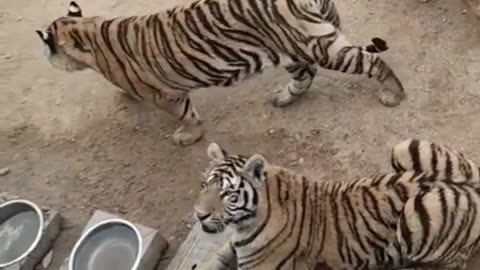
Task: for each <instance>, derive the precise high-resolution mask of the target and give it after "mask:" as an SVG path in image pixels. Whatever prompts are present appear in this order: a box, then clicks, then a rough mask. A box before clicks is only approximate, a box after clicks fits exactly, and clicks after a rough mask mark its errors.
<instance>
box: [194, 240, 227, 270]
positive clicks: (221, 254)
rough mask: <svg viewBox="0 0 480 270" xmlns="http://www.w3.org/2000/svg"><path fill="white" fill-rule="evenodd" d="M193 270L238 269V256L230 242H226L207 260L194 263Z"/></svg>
mask: <svg viewBox="0 0 480 270" xmlns="http://www.w3.org/2000/svg"><path fill="white" fill-rule="evenodd" d="M191 269H192V270H194V269H195V270H236V269H237V256H236V255H235V250H234V249H233V248H232V246H231V245H230V242H227V243H225V244H224V245H223V246H222V247H221V248H220V249H219V250H217V251H216V252H215V254H213V255H211V256H210V258H208V259H207V260H206V261H205V262H200V263H198V264H194V265H192V268H191Z"/></svg>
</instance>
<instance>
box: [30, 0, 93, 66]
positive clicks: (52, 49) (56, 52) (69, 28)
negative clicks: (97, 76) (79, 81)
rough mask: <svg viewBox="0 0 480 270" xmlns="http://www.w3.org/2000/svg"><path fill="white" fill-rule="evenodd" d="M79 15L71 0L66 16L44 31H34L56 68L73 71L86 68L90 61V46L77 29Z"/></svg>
mask: <svg viewBox="0 0 480 270" xmlns="http://www.w3.org/2000/svg"><path fill="white" fill-rule="evenodd" d="M81 17H82V11H81V9H80V7H79V6H78V5H77V4H76V3H75V2H73V1H72V2H71V3H70V6H69V10H68V13H67V16H66V17H60V18H58V19H57V20H55V21H54V22H53V23H52V24H51V25H50V26H49V27H48V28H47V29H46V31H41V30H37V31H36V32H37V34H38V35H39V36H40V39H41V40H42V42H43V45H44V47H45V55H46V56H47V58H48V59H49V61H50V63H51V64H52V65H53V66H54V67H55V68H57V69H60V70H65V71H69V72H73V71H78V70H83V69H86V68H88V67H89V66H90V65H91V63H92V60H93V56H92V50H91V47H90V45H89V44H88V42H86V41H85V39H84V37H82V36H81V34H80V32H81V31H79V29H80V22H81V20H82V18H81Z"/></svg>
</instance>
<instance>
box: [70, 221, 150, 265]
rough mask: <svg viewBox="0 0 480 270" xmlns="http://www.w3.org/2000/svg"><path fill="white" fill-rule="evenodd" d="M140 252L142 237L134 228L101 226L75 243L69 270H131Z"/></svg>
mask: <svg viewBox="0 0 480 270" xmlns="http://www.w3.org/2000/svg"><path fill="white" fill-rule="evenodd" d="M140 249H141V237H140V234H139V233H138V231H137V230H136V228H135V227H134V226H133V225H131V224H129V223H125V222H124V221H119V220H117V221H109V222H104V223H101V224H99V225H97V226H95V227H93V228H92V229H91V230H89V231H88V232H86V233H85V234H84V236H83V237H82V238H81V239H80V240H79V242H77V245H76V247H75V248H74V250H73V251H72V255H71V257H70V269H69V270H99V269H102V270H103V269H105V270H109V269H112V270H134V269H136V268H137V267H138V263H139V260H140Z"/></svg>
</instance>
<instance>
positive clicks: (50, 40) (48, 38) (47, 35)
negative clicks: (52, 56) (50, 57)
mask: <svg viewBox="0 0 480 270" xmlns="http://www.w3.org/2000/svg"><path fill="white" fill-rule="evenodd" d="M35 32H37V34H38V36H40V39H41V40H42V41H43V43H45V44H46V45H47V46H48V48H49V49H50V51H51V52H52V53H53V52H55V39H54V37H53V34H52V32H45V31H41V30H37V31H35Z"/></svg>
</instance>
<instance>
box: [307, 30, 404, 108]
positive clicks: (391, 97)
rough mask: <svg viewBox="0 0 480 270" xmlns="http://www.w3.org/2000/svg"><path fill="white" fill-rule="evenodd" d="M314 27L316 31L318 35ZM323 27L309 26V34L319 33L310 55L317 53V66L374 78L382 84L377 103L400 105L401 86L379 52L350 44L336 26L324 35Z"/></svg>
mask: <svg viewBox="0 0 480 270" xmlns="http://www.w3.org/2000/svg"><path fill="white" fill-rule="evenodd" d="M316 29H318V32H319V33H317V34H315V32H316V31H315V30H316ZM325 29H328V28H326V27H324V26H323V25H322V24H320V25H317V26H316V27H309V33H311V34H312V35H313V36H315V35H316V36H318V38H317V39H316V42H317V44H316V46H314V48H313V50H314V52H313V55H319V56H320V57H319V58H317V61H318V62H319V65H320V66H321V67H323V68H325V69H330V70H336V71H340V72H343V73H349V74H364V75H367V76H368V77H374V78H375V79H376V80H377V81H379V82H380V83H381V84H382V86H383V87H382V89H380V91H379V95H378V99H379V100H380V102H381V103H382V104H383V105H385V106H388V107H394V106H397V105H399V104H400V102H401V101H402V100H403V99H404V98H405V91H404V89H403V85H402V83H401V82H400V80H399V79H398V77H397V76H396V75H395V73H394V72H393V70H392V69H391V68H390V66H388V65H387V63H385V62H384V61H383V60H382V59H381V58H380V56H379V54H378V53H375V52H373V50H368V48H365V47H360V46H354V45H352V44H351V43H350V42H349V41H348V40H347V39H346V37H345V36H344V35H343V34H342V33H340V32H339V30H338V29H336V30H333V33H331V34H325ZM330 29H331V28H330Z"/></svg>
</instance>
